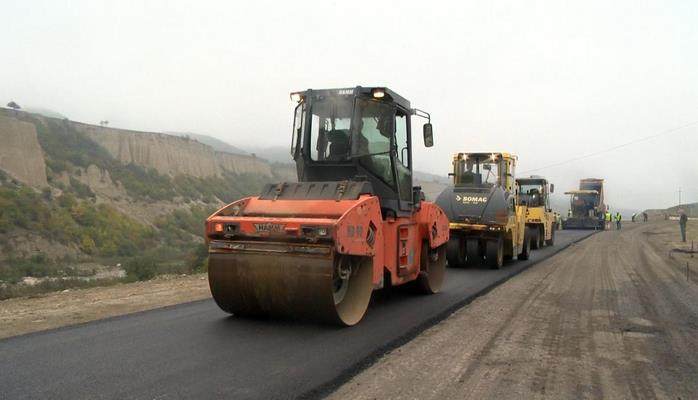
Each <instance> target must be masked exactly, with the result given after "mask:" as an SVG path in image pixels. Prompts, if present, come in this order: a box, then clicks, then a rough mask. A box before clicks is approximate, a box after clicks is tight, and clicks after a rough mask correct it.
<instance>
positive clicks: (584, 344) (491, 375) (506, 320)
mask: <svg viewBox="0 0 698 400" xmlns="http://www.w3.org/2000/svg"><path fill="white" fill-rule="evenodd" d="M690 224H691V226H690V227H689V237H693V238H695V239H698V223H694V222H691V223H690ZM678 235H679V229H678V224H677V223H676V222H675V221H666V222H665V221H661V222H652V223H647V224H639V223H638V224H632V223H627V224H625V227H624V230H622V231H620V232H618V231H609V232H601V233H599V234H597V235H595V236H593V237H591V238H590V239H588V240H586V241H584V242H581V243H579V244H577V245H575V246H572V247H571V248H570V249H568V250H567V251H564V252H562V253H560V254H558V255H556V256H554V257H552V258H550V259H548V260H546V261H544V262H542V263H541V264H539V265H537V266H535V267H533V268H531V269H529V270H527V271H525V272H523V273H522V274H520V275H519V276H517V277H515V278H513V279H511V280H510V281H508V282H507V283H505V284H503V285H501V286H499V287H498V288H496V289H495V290H493V291H492V292H490V293H489V294H487V295H486V296H483V297H482V298H480V299H478V300H476V301H475V302H473V303H472V304H471V305H469V306H468V307H465V308H463V309H462V310H460V311H458V312H456V313H454V315H453V316H451V317H450V318H449V319H447V320H445V321H443V322H442V323H441V324H439V325H437V326H435V327H433V328H431V329H429V330H427V331H426V332H425V333H423V334H422V335H420V336H418V337H417V338H416V339H414V340H413V341H411V342H410V343H408V344H406V345H404V346H402V347H400V348H398V349H396V350H394V351H393V352H391V353H390V354H387V355H385V356H384V357H383V358H382V359H380V360H379V361H378V362H377V363H376V364H374V365H373V366H372V367H370V368H368V369H367V370H365V371H363V372H362V373H360V374H359V375H357V376H356V377H354V378H353V379H352V380H351V381H350V382H348V383H347V384H346V385H344V386H343V387H341V388H339V389H338V390H337V391H336V392H335V393H334V394H333V395H332V396H331V398H335V399H344V398H351V399H376V398H391V399H464V398H473V399H480V398H497V399H500V398H512V399H514V398H515V399H519V398H553V399H559V398H569V399H579V398H636V399H648V398H673V399H689V398H698V356H697V354H698V353H697V350H696V349H698V257H696V258H695V259H692V258H690V255H686V254H682V253H677V252H673V253H672V256H671V257H670V256H669V250H671V249H673V248H675V247H677V246H678V247H683V248H685V246H686V245H685V244H682V243H679V242H678ZM688 247H689V248H690V242H689V243H688ZM678 257H683V258H681V259H679V258H678ZM686 261H688V262H689V265H690V267H691V268H692V274H693V275H692V277H691V276H689V280H687V279H686V270H685V263H686Z"/></svg>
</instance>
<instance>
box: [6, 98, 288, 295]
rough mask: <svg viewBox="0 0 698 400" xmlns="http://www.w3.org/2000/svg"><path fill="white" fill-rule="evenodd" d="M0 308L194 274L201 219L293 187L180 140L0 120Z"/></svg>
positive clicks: (283, 169) (252, 161)
mask: <svg viewBox="0 0 698 400" xmlns="http://www.w3.org/2000/svg"><path fill="white" fill-rule="evenodd" d="M0 143H1V145H0V245H1V246H2V250H3V251H2V254H1V255H0V298H2V297H10V296H14V295H17V294H23V293H30V292H33V291H43V290H52V289H56V288H62V287H64V286H85V285H91V284H94V283H95V280H103V281H105V282H109V281H119V280H121V279H132V280H133V279H147V278H149V277H152V276H153V275H155V274H158V273H165V272H174V273H180V272H188V271H192V270H196V269H200V268H202V265H203V264H204V261H205V257H206V251H205V248H204V246H203V240H202V237H201V234H202V230H203V221H204V219H205V217H206V216H207V215H208V214H209V213H210V212H211V211H212V210H214V209H215V208H216V207H219V206H220V205H222V204H223V203H226V202H230V201H232V200H234V199H237V198H240V197H242V196H246V195H250V194H254V193H257V192H258V191H259V190H260V188H261V187H262V186H263V185H264V184H266V183H270V182H276V181H280V180H289V179H292V178H293V172H294V171H293V170H292V169H291V168H290V167H289V166H283V165H272V164H270V163H269V162H267V161H265V160H263V159H260V158H256V157H254V156H248V155H241V154H231V153H225V152H219V151H215V150H214V149H212V148H211V147H209V146H207V145H204V144H202V143H199V142H197V141H195V140H192V139H189V138H187V137H177V136H171V135H165V134H161V133H152V132H138V131H128V130H120V129H114V128H106V127H101V126H94V125H88V124H83V123H78V122H73V121H70V120H67V119H57V118H47V117H44V116H40V115H38V114H30V113H24V112H21V111H20V112H15V111H11V110H4V109H2V110H0Z"/></svg>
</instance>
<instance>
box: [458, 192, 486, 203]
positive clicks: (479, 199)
mask: <svg viewBox="0 0 698 400" xmlns="http://www.w3.org/2000/svg"><path fill="white" fill-rule="evenodd" d="M456 201H457V202H459V203H463V204H477V203H487V197H486V196H461V195H459V194H458V195H456Z"/></svg>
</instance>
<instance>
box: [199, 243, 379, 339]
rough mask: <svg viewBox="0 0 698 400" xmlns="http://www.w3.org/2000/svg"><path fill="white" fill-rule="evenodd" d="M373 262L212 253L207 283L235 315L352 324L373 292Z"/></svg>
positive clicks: (220, 303) (337, 256) (335, 257)
mask: <svg viewBox="0 0 698 400" xmlns="http://www.w3.org/2000/svg"><path fill="white" fill-rule="evenodd" d="M372 268H373V266H372V260H371V259H370V258H360V257H351V256H346V255H340V254H331V255H327V256H315V255H298V254H278V253H263V252H260V253H252V252H249V253H246V252H237V253H210V254H209V265H208V277H209V286H210V288H211V294H212V296H213V299H214V300H215V301H216V304H218V306H219V307H220V308H221V309H222V310H224V311H226V312H228V313H231V314H234V315H236V316H261V317H275V318H290V319H301V320H315V321H321V322H328V323H336V324H340V325H346V326H350V325H354V324H356V323H357V322H359V321H360V320H361V318H362V317H363V316H364V314H365V313H366V309H367V308H368V303H369V301H370V299H371V293H372V291H373V285H372V274H373V270H372Z"/></svg>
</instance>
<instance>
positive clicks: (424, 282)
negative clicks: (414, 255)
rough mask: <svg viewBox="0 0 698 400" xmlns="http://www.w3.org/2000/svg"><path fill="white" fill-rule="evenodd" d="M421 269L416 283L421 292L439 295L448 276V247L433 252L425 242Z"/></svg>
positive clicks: (420, 263)
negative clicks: (445, 276) (445, 277)
mask: <svg viewBox="0 0 698 400" xmlns="http://www.w3.org/2000/svg"><path fill="white" fill-rule="evenodd" d="M419 267H420V271H419V276H418V277H417V282H416V284H417V289H418V290H419V292H421V293H425V294H435V293H438V292H439V290H441V286H442V285H443V281H444V275H446V245H445V244H444V245H441V246H439V247H437V248H436V249H434V250H432V249H430V248H429V244H428V243H427V242H424V243H423V244H422V254H421V259H420V260H419Z"/></svg>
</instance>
